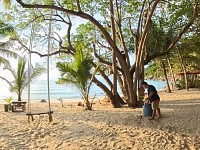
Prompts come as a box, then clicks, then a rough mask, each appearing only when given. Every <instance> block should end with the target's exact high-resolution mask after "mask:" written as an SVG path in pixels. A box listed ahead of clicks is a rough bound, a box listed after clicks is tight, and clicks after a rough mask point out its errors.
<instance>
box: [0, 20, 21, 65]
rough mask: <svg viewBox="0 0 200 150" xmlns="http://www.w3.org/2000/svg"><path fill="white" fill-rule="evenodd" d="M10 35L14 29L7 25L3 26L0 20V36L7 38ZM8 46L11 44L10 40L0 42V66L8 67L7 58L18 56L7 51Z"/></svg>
mask: <svg viewBox="0 0 200 150" xmlns="http://www.w3.org/2000/svg"><path fill="white" fill-rule="evenodd" d="M10 33H14V28H13V27H12V26H10V25H8V24H5V23H4V22H3V21H1V20H0V36H2V37H8V35H9V34H10ZM9 44H12V43H11V40H10V39H8V40H6V41H0V65H5V66H8V65H10V63H9V60H8V59H7V58H9V57H12V58H18V57H19V55H18V54H17V53H15V52H14V51H11V50H8V49H7V48H8V47H9ZM5 56H6V57H5Z"/></svg>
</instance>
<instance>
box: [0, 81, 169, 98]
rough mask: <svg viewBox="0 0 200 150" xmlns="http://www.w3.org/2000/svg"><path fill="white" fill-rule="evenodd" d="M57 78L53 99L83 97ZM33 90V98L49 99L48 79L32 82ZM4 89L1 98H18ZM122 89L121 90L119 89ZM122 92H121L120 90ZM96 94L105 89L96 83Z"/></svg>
mask: <svg viewBox="0 0 200 150" xmlns="http://www.w3.org/2000/svg"><path fill="white" fill-rule="evenodd" d="M146 81H147V82H148V83H149V84H152V85H154V86H155V87H156V88H157V90H158V91H159V90H161V89H163V88H164V86H165V82H164V81H153V80H146ZM55 82H56V81H55V80H50V98H51V100H57V99H59V98H62V99H74V98H81V96H80V93H79V91H78V90H77V89H76V88H75V87H71V86H65V85H58V84H56V83H55ZM30 86H31V90H30V94H31V95H30V97H31V99H32V100H34V99H35V100H36V99H37V100H40V99H48V89H47V81H46V80H38V81H36V82H35V83H34V84H31V85H30ZM2 90H4V91H5V92H1V94H0V99H4V98H5V97H9V96H11V95H12V97H13V98H14V99H16V98H17V96H16V95H15V94H13V93H10V92H9V91H8V87H7V89H6V87H5V88H4V89H1V91H2ZM119 91H120V90H119ZM119 93H120V92H119ZM94 95H96V96H103V95H104V93H103V91H102V90H101V89H100V88H99V87H97V86H96V85H92V87H91V91H90V96H91V97H93V96H94ZM27 98H28V90H27V89H25V90H24V92H23V94H22V99H27Z"/></svg>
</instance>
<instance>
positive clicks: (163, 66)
mask: <svg viewBox="0 0 200 150" xmlns="http://www.w3.org/2000/svg"><path fill="white" fill-rule="evenodd" d="M161 63H162V68H163V74H164V77H165V82H166V88H167V92H168V93H171V89H170V86H169V81H168V77H167V71H166V67H165V63H164V61H163V60H161Z"/></svg>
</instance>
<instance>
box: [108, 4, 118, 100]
mask: <svg viewBox="0 0 200 150" xmlns="http://www.w3.org/2000/svg"><path fill="white" fill-rule="evenodd" d="M110 16H111V17H110V22H111V32H112V39H113V41H114V42H116V35H115V34H116V33H115V22H114V8H113V0H110ZM112 70H113V86H112V92H113V96H114V100H115V99H117V66H116V54H115V50H114V49H112Z"/></svg>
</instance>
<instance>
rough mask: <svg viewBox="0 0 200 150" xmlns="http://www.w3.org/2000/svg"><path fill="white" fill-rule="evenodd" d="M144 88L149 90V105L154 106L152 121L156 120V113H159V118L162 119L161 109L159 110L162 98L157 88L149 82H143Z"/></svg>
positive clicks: (147, 98)
mask: <svg viewBox="0 0 200 150" xmlns="http://www.w3.org/2000/svg"><path fill="white" fill-rule="evenodd" d="M142 86H143V88H144V89H147V92H148V97H146V100H147V103H149V102H150V103H151V104H152V109H153V113H152V117H151V118H150V120H153V119H155V116H156V112H157V113H158V117H159V118H161V113H160V108H159V102H160V97H159V95H158V93H157V90H156V88H155V87H154V86H153V85H149V84H148V83H147V82H143V83H142Z"/></svg>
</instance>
